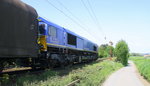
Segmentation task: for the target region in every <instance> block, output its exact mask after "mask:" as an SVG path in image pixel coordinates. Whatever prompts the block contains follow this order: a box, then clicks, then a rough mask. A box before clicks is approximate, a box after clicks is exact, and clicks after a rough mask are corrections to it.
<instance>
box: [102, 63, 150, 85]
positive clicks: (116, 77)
mask: <svg viewBox="0 0 150 86" xmlns="http://www.w3.org/2000/svg"><path fill="white" fill-rule="evenodd" d="M128 63H129V65H128V66H126V67H123V68H121V69H120V70H118V71H117V72H115V73H113V74H112V75H111V76H110V77H108V79H107V80H106V81H105V82H104V84H103V86H150V84H149V83H148V82H147V81H146V80H144V79H143V78H142V77H141V76H140V74H139V73H138V72H137V69H136V67H135V65H134V63H133V62H132V61H129V62H128Z"/></svg>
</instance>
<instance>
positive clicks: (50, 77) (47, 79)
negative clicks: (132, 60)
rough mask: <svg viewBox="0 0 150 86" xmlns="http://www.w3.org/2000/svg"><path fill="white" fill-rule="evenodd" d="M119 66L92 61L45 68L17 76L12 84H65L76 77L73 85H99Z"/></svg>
mask: <svg viewBox="0 0 150 86" xmlns="http://www.w3.org/2000/svg"><path fill="white" fill-rule="evenodd" d="M121 67H123V66H122V64H121V63H117V62H114V61H108V60H106V61H103V62H92V63H89V64H84V65H80V66H75V67H71V68H65V69H62V70H57V71H54V70H47V71H46V72H44V73H42V74H34V75H30V74H26V75H24V76H21V77H19V78H17V79H16V80H15V84H14V85H13V86H66V85H67V84H69V83H71V82H72V81H75V80H77V79H80V82H79V83H76V84H75V86H99V85H101V84H102V83H103V81H104V80H105V79H106V78H107V77H108V76H109V75H110V74H111V73H112V72H114V71H116V70H118V69H120V68H121ZM13 83H14V82H13ZM7 85H9V84H7ZM11 85H12V84H11Z"/></svg>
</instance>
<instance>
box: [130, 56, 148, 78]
mask: <svg viewBox="0 0 150 86" xmlns="http://www.w3.org/2000/svg"><path fill="white" fill-rule="evenodd" d="M130 60H133V61H134V63H135V64H136V66H137V68H138V70H139V72H140V73H141V75H142V76H144V78H145V79H147V80H148V81H150V59H145V58H144V57H130Z"/></svg>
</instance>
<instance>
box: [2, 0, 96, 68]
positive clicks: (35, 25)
mask: <svg viewBox="0 0 150 86" xmlns="http://www.w3.org/2000/svg"><path fill="white" fill-rule="evenodd" d="M0 12H1V14H0V19H1V21H2V22H1V23H0V71H2V69H3V67H4V66H5V65H4V64H6V63H7V64H14V63H15V64H19V65H23V66H30V67H32V68H36V67H41V68H47V67H55V66H61V65H63V66H64V65H68V64H72V63H74V62H78V63H80V62H85V61H92V60H95V59H97V48H98V46H97V45H96V44H95V43H93V42H91V41H89V40H87V39H85V38H83V37H81V36H79V35H77V34H75V33H73V32H71V31H70V30H68V29H66V28H63V27H61V26H59V25H56V24H54V23H52V22H49V21H47V20H46V19H44V18H41V17H38V14H37V12H36V10H35V9H34V8H32V7H31V6H29V5H27V4H25V3H23V2H21V1H20V0H1V3H0ZM20 63H21V64H20Z"/></svg>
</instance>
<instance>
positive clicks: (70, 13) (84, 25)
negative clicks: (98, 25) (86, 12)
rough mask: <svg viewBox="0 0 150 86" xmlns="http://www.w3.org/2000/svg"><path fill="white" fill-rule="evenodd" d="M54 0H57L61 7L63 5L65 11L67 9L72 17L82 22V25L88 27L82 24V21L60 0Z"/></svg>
mask: <svg viewBox="0 0 150 86" xmlns="http://www.w3.org/2000/svg"><path fill="white" fill-rule="evenodd" d="M55 1H56V2H58V3H59V4H60V5H61V6H62V7H64V8H65V9H66V11H68V12H69V13H70V14H71V15H72V16H73V17H74V19H76V20H77V21H78V22H80V23H82V25H84V26H86V27H88V26H87V25H85V24H83V22H82V21H81V20H80V19H79V18H78V17H76V16H75V15H74V14H73V13H72V12H71V11H70V10H69V9H68V8H67V7H66V6H65V5H63V3H62V2H60V1H59V0H55ZM88 28H89V27H88Z"/></svg>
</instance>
